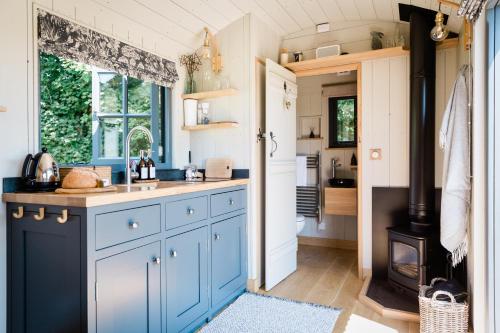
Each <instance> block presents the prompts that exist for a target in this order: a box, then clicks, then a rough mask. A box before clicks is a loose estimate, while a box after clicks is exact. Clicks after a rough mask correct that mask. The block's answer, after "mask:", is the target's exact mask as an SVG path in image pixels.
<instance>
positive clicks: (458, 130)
mask: <svg viewBox="0 0 500 333" xmlns="http://www.w3.org/2000/svg"><path fill="white" fill-rule="evenodd" d="M467 69H468V67H467V65H465V66H463V67H462V68H461V69H460V71H459V73H458V77H457V79H456V81H455V85H454V88H453V91H452V94H451V96H450V99H449V101H448V105H447V106H446V110H445V112H444V115H443V121H442V124H441V130H440V132H439V145H440V147H441V149H443V150H444V161H443V185H442V195H441V244H442V245H443V246H444V247H445V248H446V249H447V250H448V251H450V252H451V253H452V264H453V266H456V265H457V264H459V263H460V262H461V261H462V260H463V258H464V257H465V256H466V255H467V251H468V235H467V230H468V224H469V214H470V191H471V179H470V146H469V145H470V142H469V140H470V136H469V110H468V93H467V84H468V82H467V78H466V72H467Z"/></svg>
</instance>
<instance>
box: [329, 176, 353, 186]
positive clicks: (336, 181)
mask: <svg viewBox="0 0 500 333" xmlns="http://www.w3.org/2000/svg"><path fill="white" fill-rule="evenodd" d="M328 183H329V184H330V186H331V187H354V179H349V178H330V179H328Z"/></svg>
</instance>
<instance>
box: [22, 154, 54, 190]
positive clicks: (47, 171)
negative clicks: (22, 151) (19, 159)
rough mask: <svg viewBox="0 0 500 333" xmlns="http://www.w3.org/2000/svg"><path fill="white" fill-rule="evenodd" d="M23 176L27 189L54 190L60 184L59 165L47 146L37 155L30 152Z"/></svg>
mask: <svg viewBox="0 0 500 333" xmlns="http://www.w3.org/2000/svg"><path fill="white" fill-rule="evenodd" d="M22 178H23V184H24V189H25V190H27V191H54V190H55V189H56V188H58V187H59V185H60V183H61V182H60V178H59V167H58V166H57V163H56V161H55V160H54V158H53V157H52V155H50V154H49V153H48V152H47V148H42V151H41V152H39V153H37V154H36V155H35V156H33V155H31V154H28V155H27V156H26V158H25V160H24V163H23V170H22Z"/></svg>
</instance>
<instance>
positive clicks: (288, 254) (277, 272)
mask: <svg viewBox="0 0 500 333" xmlns="http://www.w3.org/2000/svg"><path fill="white" fill-rule="evenodd" d="M296 99H297V85H296V78H295V74H293V73H292V72H290V71H288V70H287V69H285V68H283V67H281V66H280V65H278V64H276V63H275V62H273V61H271V60H269V59H267V60H266V189H265V197H266V208H265V210H266V214H265V216H266V220H265V279H266V281H265V289H266V290H270V289H271V288H273V287H274V286H275V285H277V284H278V283H279V282H280V281H281V280H283V279H284V278H286V277H287V276H288V275H290V274H291V273H293V272H294V271H295V270H296V269H297V225H296V187H295V182H296V176H295V173H296V165H295V164H296V159H295V155H296Z"/></svg>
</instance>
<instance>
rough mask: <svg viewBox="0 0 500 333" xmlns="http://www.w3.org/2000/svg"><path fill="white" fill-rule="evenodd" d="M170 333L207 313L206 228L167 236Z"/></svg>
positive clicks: (178, 330)
mask: <svg viewBox="0 0 500 333" xmlns="http://www.w3.org/2000/svg"><path fill="white" fill-rule="evenodd" d="M165 251H166V256H165V257H166V260H165V268H166V279H167V293H166V295H167V301H166V305H167V309H166V310H167V332H172V333H174V332H181V331H183V330H184V329H185V328H186V327H188V326H189V325H190V324H191V323H192V322H193V321H195V320H196V319H198V318H200V317H202V316H203V315H204V314H206V313H207V312H208V309H209V303H208V234H207V227H202V228H199V229H195V230H192V231H189V232H186V233H183V234H180V235H177V236H173V237H170V238H168V239H167V241H166V242H165Z"/></svg>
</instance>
